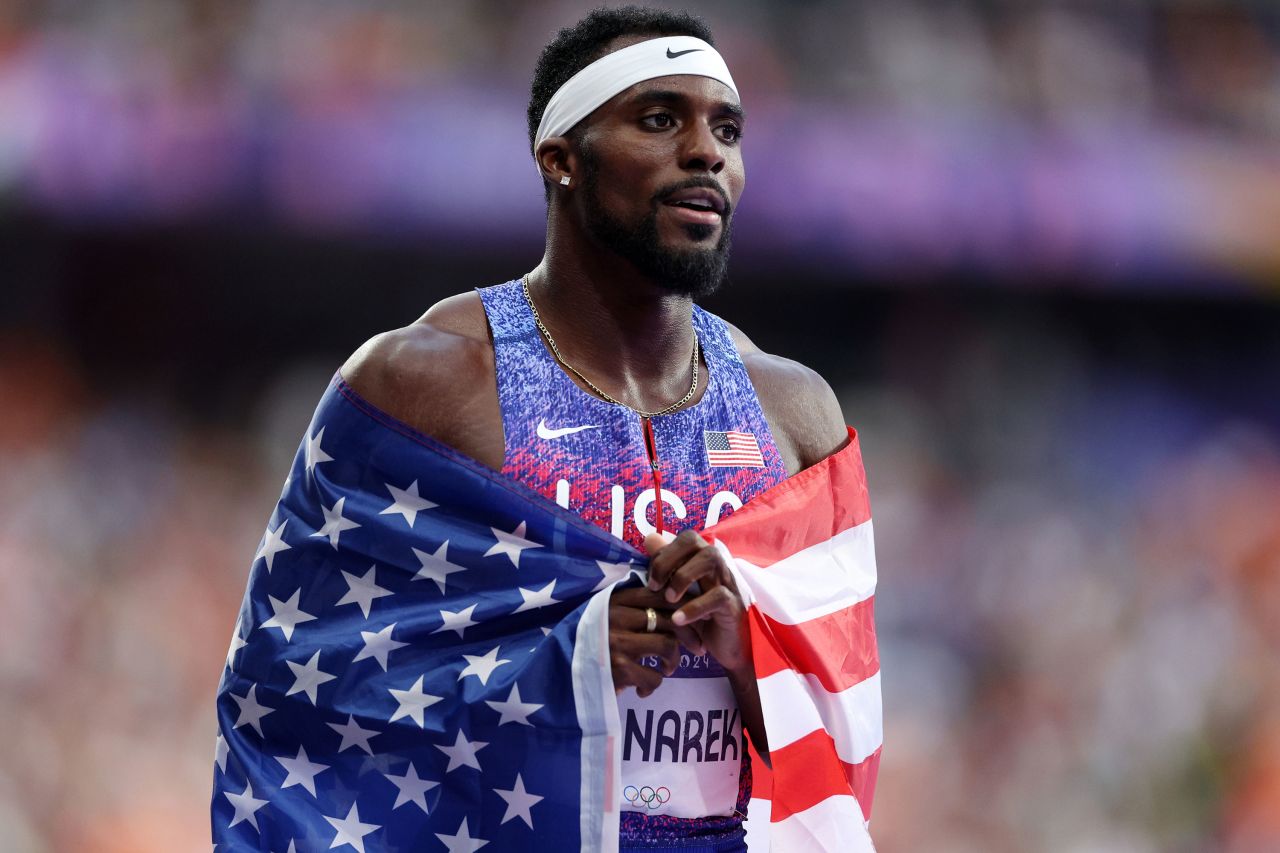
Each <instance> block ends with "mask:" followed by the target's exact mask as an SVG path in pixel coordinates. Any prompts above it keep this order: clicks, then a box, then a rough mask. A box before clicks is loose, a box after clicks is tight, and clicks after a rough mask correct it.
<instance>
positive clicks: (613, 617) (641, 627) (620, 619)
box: [609, 606, 676, 634]
mask: <svg viewBox="0 0 1280 853" xmlns="http://www.w3.org/2000/svg"><path fill="white" fill-rule="evenodd" d="M653 612H654V613H655V614H656V615H657V617H658V618H657V619H656V620H655V622H654V626H653V630H652V631H650V630H649V613H648V611H647V610H640V609H638V608H635V607H616V606H615V607H610V608H609V627H610V629H613V628H617V629H620V630H623V631H627V632H628V633H634V634H674V633H675V630H676V626H675V623H673V622H672V621H671V611H670V610H669V609H663V610H659V609H658V608H656V607H655V608H653Z"/></svg>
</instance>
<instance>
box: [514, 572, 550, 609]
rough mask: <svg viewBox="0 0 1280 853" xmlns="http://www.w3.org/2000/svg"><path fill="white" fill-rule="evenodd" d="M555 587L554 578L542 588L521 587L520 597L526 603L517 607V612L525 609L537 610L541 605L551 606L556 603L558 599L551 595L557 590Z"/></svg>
mask: <svg viewBox="0 0 1280 853" xmlns="http://www.w3.org/2000/svg"><path fill="white" fill-rule="evenodd" d="M555 588H556V582H555V581H554V580H553V581H551V583H549V584H547V585H546V586H544V587H543V588H542V589H538V590H533V589H521V590H520V597H521V598H523V599H524V604H521V605H520V606H519V607H517V608H516V610H515V612H516V613H521V612H523V611H525V610H536V609H537V608H539V607H550V606H551V605H552V604H555V603H556V600H555V599H554V598H552V597H551V593H552V592H554V591H555Z"/></svg>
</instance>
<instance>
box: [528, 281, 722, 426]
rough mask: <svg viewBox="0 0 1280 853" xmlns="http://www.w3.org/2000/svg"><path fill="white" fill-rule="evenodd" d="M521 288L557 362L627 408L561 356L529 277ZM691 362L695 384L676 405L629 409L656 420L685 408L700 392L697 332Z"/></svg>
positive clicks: (603, 394)
mask: <svg viewBox="0 0 1280 853" xmlns="http://www.w3.org/2000/svg"><path fill="white" fill-rule="evenodd" d="M520 286H521V288H522V289H523V290H524V301H525V302H528V303H529V310H530V311H532V312H533V322H535V323H537V324H538V330H539V331H541V332H542V334H543V336H544V337H545V338H546V339H547V345H548V346H549V347H551V352H552V354H553V355H555V357H556V361H558V362H560V363H561V364H562V365H564V367H565V369H566V370H568V371H569V372H570V373H572V374H573V375H574V376H576V377H578V378H579V379H581V380H582V381H583V382H585V383H587V387H588V388H590V389H591V390H592V391H595V392H596V393H597V394H599V395H600V396H601V397H603V398H604V399H605V400H607V401H608V402H610V403H613V404H614V405H617V406H627V404H626V403H624V402H622V401H621V400H617V399H614V398H613V397H611V396H609V395H608V394H607V393H605V392H604V391H603V390H602V389H601V388H600V387H599V386H598V385H596V383H594V382H592V381H591V380H590V379H588V378H587V377H585V376H583V375H582V371H580V370H578V368H576V367H574V366H573V365H572V364H570V363H569V362H567V361H565V360H564V356H562V355H560V348H559V347H557V346H556V339H555V338H553V337H551V332H550V330H548V329H547V327H546V325H545V324H543V322H542V318H541V317H540V316H538V308H537V306H536V305H534V304H533V297H531V296H530V295H529V277H528V276H527V275H526V276H523V277H522V278H521V279H520ZM689 362H690V364H692V365H693V382H692V383H691V384H690V385H689V391H688V393H686V394H685V395H684V396H683V397H681V398H680V399H679V400H676V401H675V402H674V403H672V404H671V405H670V406H667V407H666V408H665V409H661V410H659V411H656V412H646V411H643V410H641V409H637V408H636V407H635V406H627V408H628V409H630V410H631V411H633V412H635V413H636V414H637V415H639V416H640V417H642V418H656V417H658V416H659V415H668V414H670V413H672V412H674V411H675V410H676V409H678V408H680V407H681V406H683V405H684V404H685V403H687V402H689V401H690V400H692V399H693V394H694V392H695V391H697V390H698V333H697V332H694V334H693V357H692V358H690V359H689Z"/></svg>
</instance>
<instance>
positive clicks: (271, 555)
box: [253, 518, 293, 572]
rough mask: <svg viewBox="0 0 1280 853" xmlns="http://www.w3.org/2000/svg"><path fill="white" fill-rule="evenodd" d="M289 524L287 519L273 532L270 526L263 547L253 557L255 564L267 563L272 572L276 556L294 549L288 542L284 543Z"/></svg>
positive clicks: (264, 536)
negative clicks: (272, 564)
mask: <svg viewBox="0 0 1280 853" xmlns="http://www.w3.org/2000/svg"><path fill="white" fill-rule="evenodd" d="M288 523H289V519H287V518H286V519H285V520H284V521H282V522H280V526H279V527H277V528H276V529H275V530H272V529H271V526H270V525H268V526H267V532H266V533H265V534H264V535H263V539H262V547H261V548H259V549H258V553H256V554H254V555H253V561H254V562H255V563H256V562H257V561H258V560H266V561H267V571H268V572H269V571H271V563H272V561H273V560H275V558H276V554H279V553H280V552H281V551H288V550H289V549H290V548H292V547H293V546H292V545H290V544H289V543H288V542H286V541H284V528H285V525H286V524H288Z"/></svg>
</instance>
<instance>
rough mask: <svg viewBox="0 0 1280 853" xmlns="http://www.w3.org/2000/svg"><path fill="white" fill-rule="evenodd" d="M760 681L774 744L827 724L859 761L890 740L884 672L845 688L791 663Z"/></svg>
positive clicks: (841, 748)
mask: <svg viewBox="0 0 1280 853" xmlns="http://www.w3.org/2000/svg"><path fill="white" fill-rule="evenodd" d="M759 685H760V707H761V709H762V710H763V711H764V719H765V732H766V734H767V735H768V736H769V748H770V749H771V750H778V749H782V748H783V747H784V746H787V745H788V744H792V743H795V742H796V741H798V740H800V738H802V737H804V736H805V735H807V734H809V733H810V732H813V731H817V730H818V729H823V730H825V731H826V732H827V734H829V735H831V739H832V740H833V741H835V744H836V754H837V755H839V756H840V760H841V761H844V762H847V763H849V764H858V763H859V762H861V761H863V760H864V759H865V758H866V757H867V756H869V755H871V753H873V752H875V751H876V750H877V749H879V748H880V745H881V744H882V743H883V742H884V718H883V709H882V707H881V702H880V673H879V672H877V673H876V674H875V675H873V676H871V677H870V678H866V679H864V680H862V681H860V682H858V683H857V684H855V685H853V686H852V687H850V688H847V689H845V690H841V691H840V692H839V693H830V692H828V691H827V690H826V689H825V688H824V687H823V686H822V684H821V683H820V682H819V681H818V679H817V678H815V677H814V676H812V675H801V674H799V673H797V672H795V671H794V670H789V669H784V670H781V671H780V672H775V673H774V674H773V675H770V676H768V677H767V678H762V679H760V682H759Z"/></svg>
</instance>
